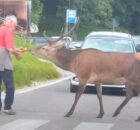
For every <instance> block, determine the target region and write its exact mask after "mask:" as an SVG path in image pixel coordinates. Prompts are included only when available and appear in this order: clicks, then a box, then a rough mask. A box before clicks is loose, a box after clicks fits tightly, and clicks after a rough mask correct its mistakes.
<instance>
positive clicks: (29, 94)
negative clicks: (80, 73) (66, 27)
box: [0, 80, 140, 130]
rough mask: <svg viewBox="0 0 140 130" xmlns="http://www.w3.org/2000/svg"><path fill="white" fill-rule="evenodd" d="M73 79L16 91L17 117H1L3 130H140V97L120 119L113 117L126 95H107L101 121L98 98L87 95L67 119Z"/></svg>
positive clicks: (71, 98)
mask: <svg viewBox="0 0 140 130" xmlns="http://www.w3.org/2000/svg"><path fill="white" fill-rule="evenodd" d="M69 88H70V86H69V80H65V81H63V82H60V81H58V82H57V81H56V83H55V84H52V83H50V84H49V85H45V86H44V85H43V86H41V87H40V88H39V87H32V88H31V89H24V90H20V91H17V92H16V95H15V103H14V109H15V110H16V111H17V114H16V115H15V116H8V115H5V114H4V113H2V114H1V115H0V130H140V122H136V121H135V120H136V119H137V117H138V116H139V115H140V97H134V98H133V99H132V100H131V101H130V102H129V103H128V105H127V106H126V107H125V108H124V109H123V111H122V112H121V114H120V115H118V117H115V118H112V114H113V112H114V111H115V109H116V107H118V105H119V104H120V103H121V102H122V101H123V99H124V97H123V96H108V95H103V101H104V108H105V115H104V117H103V118H102V119H97V118H96V116H97V114H98V112H99V105H98V100H97V97H96V95H94V94H83V95H82V97H81V98H80V100H79V103H78V105H77V107H76V110H75V113H74V114H73V115H72V116H71V117H70V118H66V117H64V115H65V114H66V113H67V112H68V110H69V109H70V107H71V105H72V103H73V100H74V96H75V94H74V93H70V91H69Z"/></svg>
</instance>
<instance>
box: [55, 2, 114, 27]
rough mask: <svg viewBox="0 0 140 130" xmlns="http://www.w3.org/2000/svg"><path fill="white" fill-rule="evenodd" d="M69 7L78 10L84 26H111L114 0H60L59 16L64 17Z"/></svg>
mask: <svg viewBox="0 0 140 130" xmlns="http://www.w3.org/2000/svg"><path fill="white" fill-rule="evenodd" d="M69 2H70V3H69ZM68 8H71V9H76V10H77V13H78V16H79V17H80V20H81V22H82V23H81V24H82V25H83V26H87V25H92V26H103V27H106V28H110V27H111V23H112V12H113V10H112V0H71V1H70V0H59V6H58V12H57V16H58V17H59V18H63V19H64V18H65V13H66V9H68Z"/></svg>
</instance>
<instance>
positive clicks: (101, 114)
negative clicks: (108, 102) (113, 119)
mask: <svg viewBox="0 0 140 130" xmlns="http://www.w3.org/2000/svg"><path fill="white" fill-rule="evenodd" d="M103 115H104V113H100V114H99V115H98V116H97V117H96V118H102V117H103Z"/></svg>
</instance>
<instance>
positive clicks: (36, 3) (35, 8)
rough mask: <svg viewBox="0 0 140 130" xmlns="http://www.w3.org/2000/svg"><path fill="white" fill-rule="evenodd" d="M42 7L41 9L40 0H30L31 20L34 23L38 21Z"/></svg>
mask: <svg viewBox="0 0 140 130" xmlns="http://www.w3.org/2000/svg"><path fill="white" fill-rule="evenodd" d="M42 9H43V4H42V2H41V0H32V9H31V10H32V18H31V19H32V20H31V21H32V22H33V23H35V24H37V25H38V24H39V22H40V17H41V16H42Z"/></svg>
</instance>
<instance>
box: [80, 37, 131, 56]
mask: <svg viewBox="0 0 140 130" xmlns="http://www.w3.org/2000/svg"><path fill="white" fill-rule="evenodd" d="M86 48H95V49H99V50H102V51H106V52H108V51H109V52H130V53H131V52H132V53H133V52H134V49H133V44H132V40H131V39H127V38H118V37H88V38H87V39H86V40H85V42H84V44H83V46H82V49H86Z"/></svg>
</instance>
